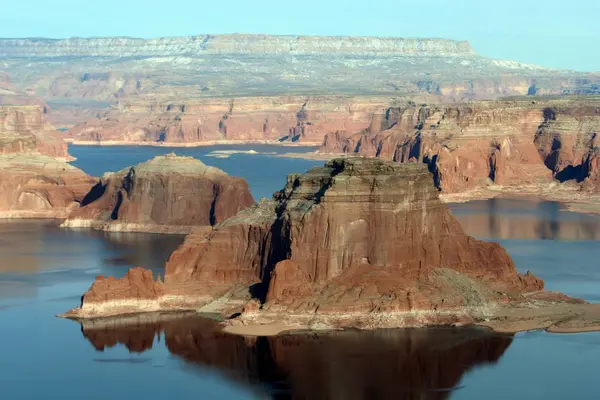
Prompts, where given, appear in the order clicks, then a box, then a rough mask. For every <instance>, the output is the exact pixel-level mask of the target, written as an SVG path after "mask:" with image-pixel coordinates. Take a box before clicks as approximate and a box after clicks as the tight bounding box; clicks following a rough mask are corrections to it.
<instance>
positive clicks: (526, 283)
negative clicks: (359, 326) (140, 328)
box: [67, 158, 543, 326]
mask: <svg viewBox="0 0 600 400" xmlns="http://www.w3.org/2000/svg"><path fill="white" fill-rule="evenodd" d="M97 285H98V282H96V283H95V284H94V285H93V286H92V289H91V291H92V292H94V293H96V292H97V290H96V289H97ZM542 288H543V283H542V281H541V280H539V279H537V278H535V277H534V276H532V275H530V274H527V275H521V274H519V273H518V272H517V271H516V269H515V266H514V264H513V262H512V260H511V259H510V257H509V256H508V254H507V253H506V251H504V249H502V247H500V246H499V245H498V244H496V243H486V242H481V241H478V240H475V239H473V238H471V237H469V236H467V235H466V234H465V233H464V232H463V231H462V229H461V227H460V225H459V223H458V222H457V221H456V219H455V218H454V217H453V216H452V214H451V213H450V211H449V209H448V207H447V206H446V205H445V204H444V203H442V202H441V201H440V200H439V199H438V192H437V190H436V189H435V187H434V185H433V180H432V176H431V174H430V172H429V171H428V170H427V167H426V166H425V165H423V164H406V165H402V164H395V163H390V162H386V161H383V160H378V159H368V158H366V159H362V158H348V159H336V160H332V161H329V162H328V163H327V164H326V165H325V166H324V167H322V168H313V169H312V170H310V171H309V172H307V173H305V174H302V175H300V174H293V175H290V176H289V177H288V182H287V184H286V186H285V188H284V189H283V190H282V191H280V192H278V193H276V194H275V195H274V197H273V200H266V199H264V200H261V202H259V203H258V204H256V205H255V206H253V207H251V208H248V209H246V210H244V211H242V212H240V213H239V214H237V215H236V216H234V217H232V218H230V219H228V220H226V221H224V222H223V223H221V224H218V225H216V226H215V227H214V228H212V229H203V230H201V231H198V232H195V233H192V234H190V235H188V237H187V238H186V240H185V242H184V243H183V245H182V246H181V247H180V248H179V249H178V250H176V251H175V252H174V253H173V255H172V256H171V259H170V260H169V262H168V264H167V267H166V271H165V283H164V287H161V290H164V292H163V293H164V295H163V297H162V299H164V302H163V309H178V308H185V307H190V304H191V303H190V301H189V300H190V299H195V300H194V301H195V302H196V303H194V304H193V308H196V307H198V306H202V305H204V306H206V307H208V308H210V309H213V310H214V309H218V310H223V309H227V308H228V307H229V306H231V305H233V304H238V305H242V304H243V302H244V301H245V300H246V299H248V298H250V297H254V298H257V299H259V300H260V301H261V302H265V303H264V306H263V309H264V310H265V311H267V312H270V313H279V312H283V313H289V312H292V313H300V314H303V315H331V314H340V313H341V314H340V315H342V314H345V313H351V314H353V315H359V316H364V315H373V314H377V315H381V314H382V313H390V312H392V313H414V312H421V311H423V312H431V313H434V314H435V315H434V316H432V317H431V318H429V317H426V318H424V319H423V320H421V322H422V323H439V322H441V321H442V320H440V319H439V315H438V314H436V313H439V312H447V313H449V314H451V315H455V314H461V315H463V314H465V313H466V314H468V313H469V310H472V309H479V308H481V307H486V306H488V305H491V304H494V303H497V302H506V301H509V300H510V299H512V298H513V297H514V296H518V295H520V294H521V293H525V292H531V291H537V290H540V289H542ZM169 296H171V297H169ZM174 296H175V297H177V298H178V299H181V301H182V302H183V301H185V300H186V296H187V300H188V301H187V302H186V303H185V305H181V304H180V305H178V304H177V302H174V301H173V298H174ZM131 300H135V296H133V297H132V298H131ZM157 301H158V303H160V302H161V298H159V299H158V300H157ZM192 303H193V302H192ZM252 308H254V307H248V308H247V309H248V310H250V309H252ZM99 310H101V311H99ZM136 310H137V309H136V307H134V303H131V304H130V307H125V308H123V307H115V308H111V307H105V306H103V305H102V302H99V301H98V296H96V295H94V296H93V297H88V295H87V294H86V295H84V297H83V302H82V306H81V307H80V308H78V309H75V310H73V311H71V312H70V313H68V314H67V316H74V317H90V316H97V315H110V314H119V313H125V312H133V311H136ZM254 311H256V310H254ZM259 314H260V313H259ZM444 321H446V322H447V320H444ZM397 323H398V324H399V326H401V325H402V324H414V323H416V322H415V321H412V322H410V321H404V322H397Z"/></svg>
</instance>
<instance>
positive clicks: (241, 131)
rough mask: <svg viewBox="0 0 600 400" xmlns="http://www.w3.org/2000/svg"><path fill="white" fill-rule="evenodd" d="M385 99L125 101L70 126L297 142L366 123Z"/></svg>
mask: <svg viewBox="0 0 600 400" xmlns="http://www.w3.org/2000/svg"><path fill="white" fill-rule="evenodd" d="M389 101H390V98H386V97H380V98H376V97H375V98H370V97H347V96H311V97H289V96H275V97H251V98H231V99H206V100H190V101H187V102H184V103H181V104H175V103H168V104H160V103H159V104H156V103H153V102H147V103H144V102H141V101H139V102H137V103H136V102H126V101H124V102H123V103H122V104H121V105H120V106H119V107H115V108H113V109H111V110H110V111H108V112H106V113H105V114H104V115H101V116H99V117H98V118H92V119H88V120H87V121H85V122H83V123H80V124H78V125H76V126H74V127H73V128H72V129H71V130H70V131H69V132H68V136H69V137H70V138H71V139H72V140H74V141H75V143H90V142H104V143H111V142H121V143H124V142H127V143H146V144H147V143H177V144H186V143H188V144H192V145H193V144H199V143H207V142H209V143H210V142H223V141H227V142H230V141H233V142H261V141H268V142H286V143H293V142H303V143H308V144H311V143H313V144H320V143H321V141H322V140H323V137H324V135H325V134H326V133H328V132H331V131H334V130H347V131H350V132H353V131H357V130H360V129H365V128H367V127H369V124H370V121H371V115H372V114H373V113H376V112H381V110H382V109H384V108H385V107H386V106H387V104H389Z"/></svg>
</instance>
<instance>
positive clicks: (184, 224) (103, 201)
mask: <svg viewBox="0 0 600 400" xmlns="http://www.w3.org/2000/svg"><path fill="white" fill-rule="evenodd" d="M252 204H254V199H253V198H252V195H251V194H250V190H249V189H248V184H247V183H246V181H245V180H244V179H242V178H236V177H232V176H229V175H227V174H226V173H225V172H223V171H222V170H220V169H218V168H215V167H211V166H207V165H205V164H204V163H203V162H202V161H200V160H197V159H195V158H193V157H180V156H176V155H175V154H167V155H165V156H158V157H155V158H153V159H151V160H149V161H146V162H143V163H141V164H138V165H135V166H132V167H129V168H125V169H123V170H121V171H119V172H116V173H107V174H105V175H104V176H103V177H102V178H101V179H100V181H99V182H98V183H97V184H96V185H95V186H94V187H93V188H92V189H91V190H90V191H89V193H88V194H87V195H86V196H85V198H84V199H83V201H82V202H81V207H80V208H78V209H77V210H74V211H73V212H72V213H71V214H70V215H69V218H68V219H67V220H66V221H65V222H64V223H63V225H62V226H63V227H69V228H81V227H88V228H94V229H99V230H107V231H136V232H155V233H179V234H181V233H189V232H190V231H192V230H193V229H195V228H197V227H199V226H206V225H215V224H217V223H220V222H222V221H224V220H226V219H227V218H229V217H231V216H233V215H235V214H237V213H238V212H239V211H241V210H243V209H244V208H246V207H248V206H250V205H252Z"/></svg>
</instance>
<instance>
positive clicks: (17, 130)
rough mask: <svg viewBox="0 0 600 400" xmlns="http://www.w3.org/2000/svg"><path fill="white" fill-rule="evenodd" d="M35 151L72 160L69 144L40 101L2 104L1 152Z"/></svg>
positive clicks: (0, 123)
mask: <svg viewBox="0 0 600 400" xmlns="http://www.w3.org/2000/svg"><path fill="white" fill-rule="evenodd" d="M13 153H16V154H23V153H28V154H29V153H35V154H43V155H46V156H49V157H55V158H58V159H63V160H69V159H71V156H70V155H69V153H68V150H67V144H66V143H65V142H64V141H63V139H62V138H61V137H60V133H59V132H57V131H56V130H54V128H53V127H52V126H50V125H49V124H48V123H47V121H46V119H45V115H44V109H43V107H42V106H38V105H20V106H13V105H11V106H9V105H1V104H0V154H13Z"/></svg>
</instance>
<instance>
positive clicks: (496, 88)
mask: <svg viewBox="0 0 600 400" xmlns="http://www.w3.org/2000/svg"><path fill="white" fill-rule="evenodd" d="M0 57H2V59H3V63H2V65H0V80H2V76H1V75H5V74H7V73H10V74H11V81H12V84H11V85H12V86H13V88H12V89H10V92H11V93H17V92H19V93H24V92H27V93H28V94H29V95H33V96H38V97H40V98H42V99H43V101H45V102H46V103H47V104H49V105H51V113H50V116H51V118H52V121H53V123H55V124H56V125H57V126H70V125H72V124H74V123H76V122H77V121H75V119H74V117H76V116H77V117H84V116H89V115H92V116H93V115H95V114H96V113H97V112H98V113H100V115H102V114H103V113H104V110H105V109H106V108H107V107H109V106H111V105H114V104H115V103H116V102H118V101H122V100H128V101H137V100H142V101H148V102H149V103H160V104H165V105H166V104H169V102H175V103H179V102H184V103H186V104H187V103H193V102H194V100H197V99H211V100H212V101H215V102H218V101H219V99H228V100H235V101H242V100H243V99H249V98H254V99H255V101H257V102H260V98H262V97H264V96H281V98H282V99H285V97H287V96H289V95H295V96H304V97H305V96H315V95H317V96H324V95H341V96H363V95H372V96H382V97H384V98H389V97H394V98H396V97H406V96H410V98H414V99H416V98H417V97H420V96H428V97H429V96H431V97H433V98H436V99H438V100H441V101H445V102H448V101H451V102H454V101H464V100H479V99H495V98H499V97H504V96H511V95H521V96H526V95H527V96H532V97H534V96H539V95H563V94H598V93H599V89H598V88H599V87H600V86H599V83H600V77H599V76H598V74H590V73H582V72H576V71H567V70H556V69H550V68H544V67H540V66H536V65H529V64H523V63H518V62H514V61H505V60H494V59H489V58H486V57H482V56H480V55H478V54H476V52H475V51H474V50H473V49H472V48H471V46H470V44H469V43H467V42H458V41H453V40H444V39H425V38H421V39H419V38H416V39H411V38H377V37H314V36H269V35H202V36H188V37H175V38H154V39H136V38H114V37H105V38H87V39H86V38H70V39H61V40H54V39H44V38H29V39H27V38H25V39H2V40H0ZM1 96H2V93H1V92H0V97H1ZM13 98H14V97H13ZM415 101H417V100H415ZM338 104H339V106H340V107H343V106H344V104H343V103H342V102H340V103H338ZM220 117H222V115H221V116H219V118H220ZM151 118H152V119H155V116H152V117H151ZM254 118H255V119H257V121H254V122H253V123H252V124H250V121H249V120H248V119H244V120H243V121H238V124H240V123H242V122H243V124H245V125H246V126H252V127H253V128H255V129H256V128H257V127H258V128H260V126H261V125H262V124H264V123H265V121H264V118H263V115H262V114H261V113H257V115H256V116H255V117H254ZM278 118H279V117H278V115H277V114H273V115H272V116H271V118H269V122H270V123H271V124H273V125H274V126H275V127H278V129H279V128H286V129H284V130H283V131H284V132H286V131H287V129H288V128H289V125H288V124H285V125H284V124H280V123H278V122H277V119H278ZM123 119H124V118H123V117H122V118H120V120H121V121H123ZM327 119H328V116H327V115H323V116H322V119H321V118H316V119H315V118H313V119H312V122H313V123H315V122H319V121H323V122H325V121H326V120H327ZM218 121H219V120H217V123H218ZM96 122H100V121H96ZM130 122H131V121H130ZM188 123H191V122H188ZM103 124H106V125H105V126H106V130H104V131H103V132H104V133H106V134H108V131H109V130H110V127H111V124H110V122H108V121H105V122H103ZM96 125H98V123H96ZM234 125H235V124H234ZM271 126H272V125H270V124H268V128H270V127H271ZM293 126H295V125H292V127H293ZM366 126H368V123H367V125H366ZM366 126H365V127H366ZM210 127H211V129H213V125H212V124H211V125H210ZM147 128H148V129H150V130H152V129H153V128H151V127H147ZM233 128H234V127H231V126H230V127H229V129H230V131H233V132H235V129H233ZM300 128H301V126H300ZM172 129H176V126H175V128H172ZM337 129H341V128H337ZM361 129H362V128H361ZM256 132H257V133H258V132H260V130H257V131H256ZM285 135H287V133H285V134H284V135H283V136H285ZM262 139H263V140H267V139H265V138H262Z"/></svg>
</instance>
